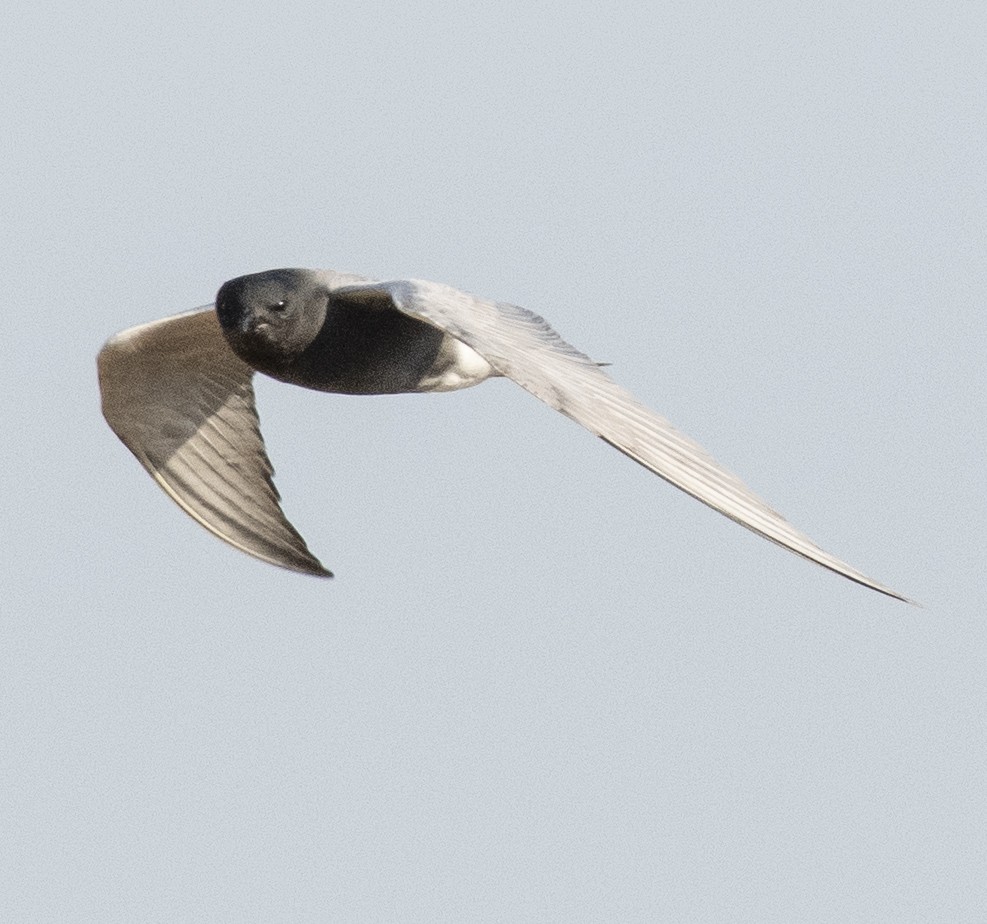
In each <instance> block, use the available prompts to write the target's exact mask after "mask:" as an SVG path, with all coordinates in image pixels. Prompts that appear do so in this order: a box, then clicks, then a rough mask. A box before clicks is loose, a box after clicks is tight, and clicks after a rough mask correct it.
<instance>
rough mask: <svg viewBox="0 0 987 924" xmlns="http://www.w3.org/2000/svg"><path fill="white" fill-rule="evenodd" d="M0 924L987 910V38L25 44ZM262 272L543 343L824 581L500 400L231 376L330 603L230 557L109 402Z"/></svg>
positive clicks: (375, 30) (780, 6) (301, 36)
mask: <svg viewBox="0 0 987 924" xmlns="http://www.w3.org/2000/svg"><path fill="white" fill-rule="evenodd" d="M18 6H19V7H21V9H20V10H17V11H7V13H6V14H5V16H4V20H5V24H4V27H3V29H2V30H0V76H2V88H3V89H2V91H0V124H2V125H3V131H2V135H3V139H2V140H0V152H2V155H0V156H2V161H0V162H2V165H3V169H2V170H0V211H2V215H3V218H2V222H0V266H2V270H3V281H4V284H5V286H6V288H7V295H6V296H4V297H3V299H2V303H3V312H2V318H3V326H4V330H5V337H4V339H5V342H6V344H7V350H6V351H5V353H4V359H3V362H2V365H0V377H2V381H3V392H4V394H5V396H6V400H5V401H4V403H3V407H4V411H3V414H4V424H5V432H6V439H5V440H4V441H3V448H2V449H0V453H2V457H3V469H4V471H5V473H6V487H5V490H4V491H3V493H2V499H0V568H2V570H0V582H2V591H0V607H2V611H3V616H2V619H0V783H2V785H0V830H2V831H3V832H4V833H3V836H2V837H0V919H3V920H5V921H18V922H29V921H58V922H75V921H99V922H115V921H121V922H125V921H126V922H130V921H151V920H160V921H185V920H188V921H224V920H230V921H233V920H236V921H258V922H270V921H346V922H349V921H368V922H370V921H422V922H437V921H450V922H462V921H539V922H541V921H566V922H572V921H658V920H670V921H715V920H724V921H725V920H729V921H751V922H773V921H779V922H782V921H786V922H787V921H795V920H798V921H848V920H859V921H863V920H866V921H895V922H900V921H929V920H938V921H961V920H962V921H973V920H981V919H983V918H984V916H985V915H987V876H985V874H984V861H983V858H984V857H985V856H987V787H985V785H984V771H985V768H987V744H985V724H984V723H985V713H987V692H985V673H987V670H985V669H987V663H985V662H987V628H985V615H987V614H985V605H987V577H985V574H987V567H985V562H984V559H985V551H987V526H985V523H987V475H985V458H987V423H985V421H987V397H985V389H984V378H985V377H984V362H985V356H987V331H985V320H984V318H985V312H984V302H985V297H987V272H985V244H987V240H985V237H987V236H985V230H984V229H985V209H987V180H985V176H987V157H985V153H984V152H985V143H987V130H985V125H987V9H985V7H984V5H983V4H982V3H975V2H956V3H949V2H947V3H910V4H887V3H876V2H863V3H852V4H850V3H846V4H843V3H827V4H810V5H806V4H804V3H796V2H775V3H746V4H727V3H713V2H704V0H698V2H697V0H690V2H688V3H686V2H670V3H665V2H662V3H645V2H638V3H624V4H619V3H618V4H617V5H616V6H614V5H609V6H608V5H606V4H585V3H581V2H576V3H565V4H563V3H530V4H523V5H522V4H508V3H479V4H464V3H452V2H447V3H416V2H408V3H372V2H370V3H368V2H366V0H364V2H359V3H357V2H347V3H332V2H322V3H315V2H312V3H290V2H289V3H282V4H274V5H268V4H264V5H258V6H257V7H252V6H251V5H249V4H246V5H243V6H236V5H232V4H221V5H220V4H213V5H210V4H193V3H177V4H176V3H167V4H165V3H157V2H152V3H147V4H130V3H122V2H120V3H113V2H106V3H100V4H97V5H96V6H95V7H93V6H92V5H79V4H67V3H59V4H42V5H34V6H31V7H29V6H28V4H18ZM278 266H307V267H328V268H333V269H339V270H347V271H351V272H356V273H361V274H364V275H367V276H372V277H375V278H397V277H408V276H414V277H419V278H426V279H434V280H437V281H440V282H446V283H449V284H452V285H456V286H459V287H460V288H463V289H466V290H468V291H473V292H477V293H480V294H482V295H486V296H490V297H494V298H498V299H502V300H505V301H512V302H515V303H517V304H520V305H523V306H525V307H528V308H530V309H532V310H535V311H537V312H538V313H540V314H543V315H544V316H545V317H546V318H548V319H549V320H550V321H551V322H552V323H553V324H554V325H555V326H556V327H557V329H558V330H559V331H560V332H561V333H562V334H563V336H565V337H566V338H567V339H568V340H570V341H571V342H572V343H574V344H575V345H576V346H577V347H579V348H580V349H582V350H583V351H585V352H587V353H589V354H590V355H592V356H593V357H594V358H596V359H598V360H601V361H608V362H611V363H612V364H613V365H612V368H611V369H610V371H611V372H612V374H613V376H614V377H615V378H616V379H617V380H618V381H619V382H620V383H622V384H623V385H625V386H627V387H628V388H629V389H630V390H631V391H633V392H634V393H635V394H636V395H637V396H638V397H639V398H640V399H641V400H643V401H644V402H645V403H647V404H649V405H650V406H652V407H654V408H655V409H656V410H658V411H659V412H660V413H662V414H664V415H666V416H668V417H669V418H671V419H672V420H673V421H674V422H675V423H676V424H677V425H678V426H679V427H680V428H681V429H682V430H684V431H685V432H686V433H688V434H690V435H691V436H693V437H694V438H696V439H698V440H699V441H700V442H701V443H703V444H704V445H705V446H706V447H707V448H708V449H709V450H710V451H711V452H712V453H713V455H714V456H715V457H716V458H717V459H719V460H720V461H721V462H723V463H724V464H726V465H727V466H728V467H730V468H731V469H732V470H734V471H736V472H737V473H738V474H740V475H741V476H742V477H743V478H744V479H745V480H746V481H747V482H748V483H749V484H750V485H751V486H752V487H754V488H755V489H756V490H757V491H758V492H759V493H760V494H762V496H764V497H765V499H766V500H768V501H769V502H770V503H771V504H772V505H773V506H774V507H776V508H777V509H779V510H781V511H782V512H783V513H784V514H785V515H786V516H787V517H788V518H789V519H790V520H792V522H794V523H795V524H796V525H797V526H799V527H800V528H802V529H804V530H805V531H806V532H807V533H809V535H811V536H812V537H813V538H814V539H815V540H817V541H818V542H819V543H820V544H821V545H822V546H823V547H824V548H826V549H827V550H828V551H831V552H833V553H834V554H837V555H839V556H840V557H842V558H845V559H846V560H847V561H849V562H850V563H851V564H853V565H854V566H856V567H858V568H860V569H861V570H862V571H864V572H865V573H867V574H869V575H871V576H872V577H874V578H875V579H877V580H879V581H882V582H884V583H887V584H889V585H890V586H892V587H894V588H896V589H898V590H900V591H902V592H903V593H905V594H908V595H909V596H912V597H915V598H917V599H918V600H920V601H922V603H923V604H925V606H924V608H923V609H917V608H914V607H909V606H906V605H904V604H901V603H898V602H896V601H893V600H890V599H887V598H885V597H882V596H880V595H878V594H876V593H874V592H872V591H868V590H866V589H864V588H862V587H860V586H857V585H855V584H853V583H851V582H849V581H846V580H843V579H841V578H838V577H836V576H834V575H832V574H830V573H828V572H826V571H824V570H823V569H821V568H818V567H816V566H813V565H810V564H809V563H807V562H805V561H803V560H802V559H799V558H797V557H796V556H794V555H791V554H788V553H786V552H784V551H782V550H780V549H778V548H777V547H775V546H773V545H771V544H769V543H767V542H764V541H763V540H760V539H758V538H757V537H755V536H753V535H752V534H750V533H748V532H747V531H745V530H743V529H740V528H739V527H737V526H736V525H735V524H733V523H731V522H730V521H728V520H727V519H725V518H723V517H720V516H717V515H716V514H715V513H713V512H712V511H710V510H708V509H707V508H705V507H703V506H702V505H700V504H698V503H697V502H695V501H694V500H692V499H690V498H688V497H686V496H685V495H683V494H681V493H680V492H677V491H675V490H674V489H673V488H671V487H670V486H668V485H667V484H665V483H664V482H662V481H661V480H660V479H657V478H655V477H654V476H653V475H650V474H649V473H647V472H646V471H644V470H643V469H641V468H639V467H638V466H635V465H634V464H633V463H631V462H630V461H629V460H628V459H626V458H624V457H623V456H621V455H620V454H618V453H617V452H615V451H614V450H612V449H611V448H609V447H608V446H606V445H604V444H603V443H602V442H600V441H599V440H596V439H594V438H593V437H592V436H591V435H589V434H588V433H586V432H585V431H583V430H582V429H580V428H579V427H577V426H575V425H574V424H572V423H571V422H570V421H568V420H566V419H565V418H563V417H562V416H561V415H558V414H555V413H554V412H552V411H551V410H549V409H548V408H546V407H545V406H543V405H541V404H540V403H539V402H537V401H536V400H534V399H533V398H531V397H530V396H529V395H527V394H526V393H524V392H523V391H522V390H521V389H519V388H517V387H516V386H514V385H512V384H511V383H509V382H504V381H497V382H491V383H487V384H485V385H483V386H481V387H479V388H476V389H472V390H468V391H464V392H461V393H457V394H452V395H427V396H400V397H387V398H352V397H338V396H331V395H322V394H317V393H314V392H304V391H302V390H301V389H297V388H292V387H289V386H285V385H281V384H279V383H275V382H272V381H269V380H264V381H260V380H259V381H258V382H257V386H256V387H257V394H258V406H259V411H260V415H261V420H262V424H263V428H264V433H265V436H266V439H267V445H268V450H269V452H270V455H271V458H272V460H273V462H274V465H275V466H276V468H277V483H278V486H279V488H280V490H281V493H282V496H283V498H284V502H285V508H286V510H287V512H288V514H289V516H290V517H291V518H292V520H293V521H294V522H295V524H296V525H297V526H298V528H299V529H300V530H301V532H302V533H303V534H304V535H305V537H306V539H307V540H308V542H309V545H310V546H311V548H312V550H313V551H314V552H315V553H316V554H317V555H318V556H319V557H320V558H321V559H322V560H323V561H324V562H325V564H326V565H327V567H329V568H331V569H332V570H333V571H334V572H335V573H336V575H337V576H336V578H335V579H334V580H333V581H320V580H317V579H313V578H307V577H304V576H300V575H297V574H292V573H288V572H285V571H281V570H279V569H277V568H273V567H270V566H267V565H265V564H263V563H260V562H258V561H256V560H253V559H251V558H248V557H247V556H245V555H242V554H240V553H237V552H236V551H234V550H232V549H230V548H228V547H227V546H225V545H224V544H222V543H221V542H219V541H218V540H216V539H215V538H214V537H212V536H211V535H209V534H208V533H207V532H206V531H205V530H203V529H201V528H200V527H198V526H197V525H196V524H195V523H194V522H193V521H192V520H191V519H189V518H188V517H186V516H185V515H183V514H182V513H181V511H179V510H178V508H177V507H175V506H174V504H172V503H171V502H170V501H169V500H168V498H167V497H166V496H165V495H164V494H163V492H161V491H160V490H159V489H158V488H157V487H156V486H155V485H154V484H153V482H152V481H151V480H150V479H149V478H148V476H147V475H146V473H145V472H144V471H143V470H142V469H141V468H140V466H139V465H138V464H137V462H136V461H135V460H134V459H133V458H132V457H131V456H130V454H129V453H128V452H127V451H126V449H125V448H124V447H123V446H122V445H121V444H120V443H119V441H118V440H117V439H116V437H115V436H114V435H113V434H112V432H111V431H110V430H109V428H108V427H107V426H106V425H105V423H104V422H103V420H102V417H101V415H100V412H99V398H98V392H97V387H96V375H95V371H96V370H95V357H96V353H97V351H98V350H99V348H100V346H101V344H102V343H103V341H104V340H105V339H106V338H107V337H108V336H110V335H111V334H113V333H114V332H116V331H118V330H120V329H122V328H125V327H129V326H131V325H134V324H137V323H140V322H144V321H148V320H152V319H154V318H158V317H163V316H165V315H169V314H173V313H176V312H178V311H182V310H187V309H189V308H193V307H195V306H198V305H203V304H206V303H209V302H211V301H212V299H213V297H214V295H215V292H216V289H217V288H218V287H219V285H220V284H221V283H222V282H223V281H224V280H226V279H229V278H231V277H233V276H237V275H240V274H242V273H247V272H254V271H258V270H262V269H268V268H272V267H278Z"/></svg>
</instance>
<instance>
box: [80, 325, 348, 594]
mask: <svg viewBox="0 0 987 924" xmlns="http://www.w3.org/2000/svg"><path fill="white" fill-rule="evenodd" d="M98 368H99V387H100V392H101V394H102V399H103V415H104V416H105V417H106V420H107V423H109V425H110V427H111V428H112V429H113V431H114V432H115V433H116V435H117V436H119V437H120V439H121V440H123V442H124V444H125V445H126V446H127V448H128V449H129V450H130V451H131V452H132V453H133V454H134V455H135V456H136V457H137V459H138V460H139V461H140V463H141V465H143V466H144V468H146V469H147V470H148V472H150V473H151V476H152V477H153V478H154V480H155V481H157V483H158V484H159V485H161V487H162V488H163V489H164V490H165V492H166V493H167V494H168V496H169V497H171V499H172V500H174V501H175V503H177V504H178V506H179V507H181V508H182V509H183V510H184V511H185V512H186V513H188V514H189V515H190V516H191V517H193V518H194V519H195V520H197V521H198V522H199V523H201V524H202V525H203V526H205V527H206V529H208V530H209V531H210V532H212V533H214V534H215V535H217V536H219V538H220V539H223V540H225V541H226V542H228V543H229V544H230V545H233V546H235V547H236V548H238V549H241V550H243V551H244V552H247V553H248V554H249V555H253V556H255V557H257V558H260V559H263V560H264V561H268V562H271V563H272V564H275V565H280V566H281V567H283V568H290V569H292V570H294V571H302V572H306V573H308V574H316V575H321V576H325V577H331V574H330V572H328V571H327V570H326V569H325V568H323V567H322V564H321V563H320V562H319V560H318V559H317V558H315V556H313V555H312V553H311V552H309V550H308V547H307V546H306V545H305V540H304V539H302V537H301V536H300V535H299V534H298V532H297V531H296V530H295V528H294V527H293V526H292V525H291V524H290V523H289V522H288V520H287V519H286V518H285V515H284V513H283V511H282V510H281V503H280V500H281V499H280V495H279V494H278V491H277V488H275V487H274V482H273V480H272V477H273V475H274V469H273V468H272V466H271V463H270V461H269V460H268V458H267V453H266V452H265V451H264V439H263V437H262V436H261V432H260V422H259V420H258V418H257V410H256V408H255V406H254V389H253V385H252V384H251V379H252V378H253V370H252V369H251V368H250V367H249V366H248V365H246V363H244V362H243V361H242V360H240V359H239V358H238V357H237V356H236V355H235V354H234V353H233V351H232V350H231V349H230V348H229V347H228V346H227V344H226V340H225V338H224V337H223V333H222V330H221V329H220V326H219V321H218V320H217V318H216V313H215V311H213V310H212V308H211V307H210V308H208V309H205V310H198V311H193V312H188V313H186V314H179V315H175V316H174V317H170V318H164V319H163V320H160V321H152V322H151V323H150V324H142V325H141V326H139V327H133V328H131V329H129V330H125V331H123V332H122V333H119V334H117V335H116V336H115V337H113V338H111V339H110V340H109V341H108V342H107V344H106V345H105V346H104V347H103V349H102V350H101V351H100V353H99V358H98Z"/></svg>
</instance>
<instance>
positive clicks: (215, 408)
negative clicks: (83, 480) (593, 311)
mask: <svg viewBox="0 0 987 924" xmlns="http://www.w3.org/2000/svg"><path fill="white" fill-rule="evenodd" d="M98 368H99V385H100V391H101V394H102V404H103V415H104V416H105V417H106V420H107V422H108V423H109V425H110V427H111V428H112V429H113V431H114V432H115V433H116V434H117V436H119V437H120V439H121V440H122V441H123V442H124V443H125V444H126V446H127V448H128V449H130V451H131V452H133V454H134V455H135V456H136V457H137V459H138V460H139V461H140V463H141V464H142V465H143V466H144V468H146V469H147V471H148V472H150V474H151V476H152V477H153V478H154V480H155V481H157V482H158V484H159V485H160V486H161V487H162V488H163V489H164V490H165V491H166V492H167V493H168V495H169V496H170V497H171V498H172V500H174V501H175V502H176V503H177V504H178V505H179V506H180V507H181V508H182V509H183V510H185V512H186V513H188V514H189V515H190V516H192V517H193V518H194V519H196V520H197V521H198V522H199V523H201V524H202V525H203V526H204V527H206V529H208V530H209V531H210V532H212V533H214V534H215V535H217V536H218V537H219V538H220V539H223V540H224V541H226V542H228V543H229V544H230V545H233V546H235V547H236V548H238V549H241V550H242V551H244V552H246V553H248V554H249V555H253V556H255V557H256V558H260V559H262V560H264V561H267V562H271V563H272V564H275V565H279V566H281V567H283V568H289V569H292V570H294V571H301V572H305V573H308V574H314V575H320V576H323V577H331V572H329V571H327V570H326V569H325V568H324V567H323V565H322V563H321V562H320V561H319V560H318V559H317V558H316V557H315V556H314V555H313V554H312V553H311V552H310V551H309V549H308V546H307V545H306V544H305V540H304V539H302V537H301V535H300V534H299V533H298V532H297V531H296V530H295V528H294V527H293V526H292V525H291V523H289V522H288V519H287V518H286V517H285V515H284V512H283V511H282V509H281V503H280V496H279V494H278V491H277V489H276V488H275V486H274V481H273V469H272V467H271V463H270V461H269V460H268V457H267V453H266V451H265V448H264V440H263V437H262V436H261V431H260V424H259V421H258V417H257V410H256V406H255V402H254V390H253V385H252V379H253V375H254V373H255V372H263V373H265V374H266V375H269V376H272V377H273V378H275V379H279V380H280V381H282V382H288V383H290V384H293V385H301V386H303V387H305V388H311V389H315V390H317V391H326V392H336V393H340V394H350V395H386V394H400V393H405V392H441V391H454V390H456V389H459V388H467V387H469V386H471V385H477V384H479V383H480V382H482V381H484V380H485V379H488V378H491V377H494V376H503V377H505V378H509V379H511V380H513V381H514V382H516V383H517V384H518V385H520V386H521V387H522V388H524V389H525V390H526V391H529V392H531V394H533V395H534V396H535V397H536V398H539V399H541V400H542V401H544V402H545V403H546V404H548V405H550V406H551V407H553V408H555V409H556V410H557V411H560V412H561V413H563V414H565V415H566V416H567V417H570V418H572V420H574V421H576V423H579V424H581V425H582V426H584V427H585V428H586V429H587V430H589V431H590V432H591V433H595V434H596V435H597V436H599V437H600V438H601V439H603V440H604V441H606V442H607V443H609V444H610V445H611V446H613V447H614V448H615V449H619V450H620V451H621V452H622V453H624V454H625V455H627V456H630V458H632V459H633V460H634V461H635V462H638V463H640V464H641V465H643V466H644V467H645V468H647V469H649V470H650V471H652V472H654V473H655V474H656V475H660V476H661V477H662V478H664V479H665V480H666V481H669V482H671V483H672V484H673V485H675V486H676V487H677V488H681V489H682V490H683V491H685V492H687V493H688V494H691V495H692V496H693V497H695V498H696V499H697V500H700V501H702V502H703V503H704V504H707V505H708V506H710V507H712V508H713V509H714V510H718V511H719V512H720V513H722V514H724V515H726V516H728V517H730V518H731V519H732V520H735V521H736V522H737V523H739V524H740V525H741V526H744V527H746V528H747V529H749V530H751V531H753V532H755V533H757V534H759V535H761V536H763V537H764V538H766V539H770V540H771V541H772V542H776V543H777V544H778V545H781V546H783V547H784V548H786V549H790V550H791V551H792V552H795V553H796V554H797V555H801V556H802V557H804V558H807V559H809V561H813V562H816V563H817V564H819V565H822V566H823V567H824V568H828V569H829V570H831V571H835V572H836V573H837V574H841V575H843V576H844V577H847V578H849V579H850V580H852V581H856V582H857V583H858V584H863V585H864V586H865V587H870V588H872V589H874V590H876V591H879V592H880V593H882V594H887V595H888V596H889V597H895V598H897V599H899V600H905V601H906V602H910V601H908V600H907V598H906V597H904V596H902V595H901V594H899V593H898V592H897V591H894V590H891V589H890V588H889V587H885V586H884V585H882V584H879V583H877V582H876V581H873V580H871V579H870V578H868V577H866V576H865V575H864V574H862V573H861V572H860V571H858V570H856V569H855V568H853V567H851V566H850V565H848V564H846V563H845V562H842V561H840V560H839V559H838V558H835V557H834V556H832V555H830V554H829V553H827V552H824V551H823V550H822V549H821V548H819V547H818V546H817V545H816V544H815V543H814V542H813V541H812V540H811V539H809V538H808V536H806V535H805V534H804V533H802V532H800V531H799V530H797V529H795V528H794V527H793V526H791V525H790V524H789V523H788V522H787V521H786V520H785V519H784V518H783V517H781V516H780V515H779V514H777V513H775V511H774V510H772V509H771V508H770V507H768V506H767V504H765V503H764V501H762V500H761V499H760V498H759V497H757V495H755V494H754V493H753V492H752V491H751V490H750V489H749V488H747V487H746V485H744V484H743V483H742V482H741V481H740V480H739V479H738V478H737V477H736V476H735V475H733V474H731V473H730V472H728V471H727V470H726V469H724V468H723V467H721V466H720V465H719V464H718V463H716V462H715V461H713V459H712V458H710V456H709V455H708V454H707V453H706V451H705V450H704V449H702V447H700V446H699V445H698V444H696V443H694V442H693V441H692V440H690V439H689V438H688V437H686V436H683V435H682V434H680V433H679V432H677V431H676V430H675V429H674V428H673V427H672V426H671V424H669V423H668V421H667V420H665V419H664V418H663V417H660V416H659V415H658V414H656V413H654V412H653V411H651V410H649V409H648V408H647V407H645V406H644V405H643V404H641V403H640V402H638V401H637V400H635V399H634V398H633V397H632V396H631V395H630V394H629V393H628V392H627V391H625V390H624V389H623V388H621V387H620V386H619V385H617V384H616V383H615V382H614V381H613V380H612V379H611V378H610V376H609V375H607V373H606V372H605V371H604V370H603V369H602V368H601V366H600V364H599V363H596V362H593V361H592V360H591V359H589V357H587V356H585V355H584V354H583V353H581V352H579V350H577V349H575V347H572V346H570V345H569V344H568V343H566V342H565V341H564V340H563V339H562V338H561V337H560V336H559V335H558V334H557V333H556V332H555V331H554V330H553V329H552V328H551V327H550V326H549V325H548V324H547V323H546V322H545V321H544V320H543V319H542V318H540V317H539V316H538V315H536V314H533V313H532V312H530V311H526V310H525V309H524V308H518V307H517V306H516V305H510V304H505V303H503V302H495V301H490V300H488V299H484V298H478V297H476V296H474V295H469V294H467V293H465V292H461V291H459V290H457V289H454V288H451V287H450V286H446V285H441V284H438V283H434V282H426V281H423V280H417V279H411V280H397V281H392V282H375V281H373V280H369V279H366V278H364V277H361V276H354V275H351V274H347V273H338V272H334V271H332V270H309V269H277V270H269V271H267V272H263V273H253V274H251V275H247V276H240V277H238V278H236V279H231V280H230V281H229V282H227V283H224V284H223V286H222V287H221V288H220V290H219V292H218V293H217V296H216V302H215V306H213V305H209V306H207V307H205V308H201V309H197V310H195V311H191V312H187V313H184V314H178V315H174V316H172V317H168V318H163V319H162V320H159V321H152V322H151V323H149V324H142V325H140V326H138V327H132V328H130V329H129V330H125V331H123V332H122V333H119V334H117V335H116V336H115V337H112V338H111V339H110V340H109V341H108V342H107V343H106V345H105V346H104V347H103V349H102V350H101V351H100V353H99V357H98Z"/></svg>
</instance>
